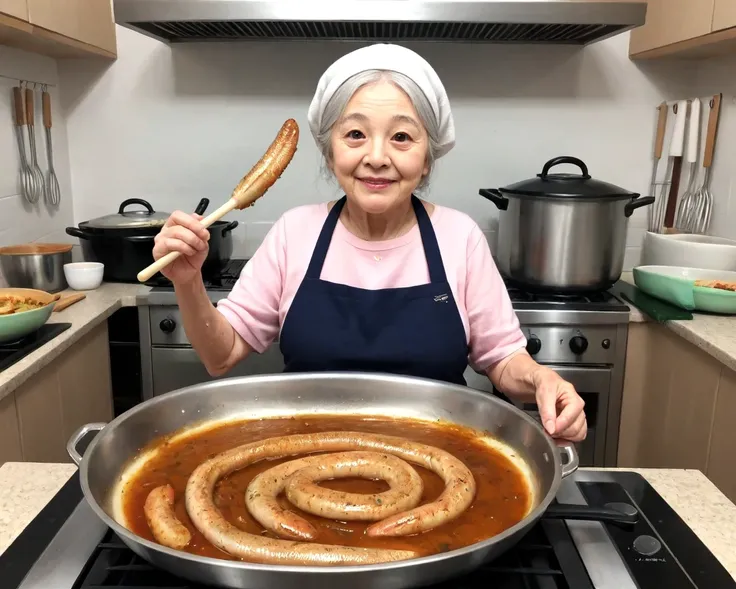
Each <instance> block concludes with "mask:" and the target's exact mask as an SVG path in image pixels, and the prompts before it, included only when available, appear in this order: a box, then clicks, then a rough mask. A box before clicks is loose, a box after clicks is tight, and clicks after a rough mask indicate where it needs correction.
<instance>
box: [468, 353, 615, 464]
mask: <svg viewBox="0 0 736 589" xmlns="http://www.w3.org/2000/svg"><path fill="white" fill-rule="evenodd" d="M546 366H548V367H549V368H551V369H552V370H554V371H555V372H557V374H559V375H560V376H561V377H562V378H564V379H565V380H566V381H568V382H569V383H571V384H572V386H574V387H575V390H576V391H577V392H578V394H579V395H580V396H581V397H582V398H583V401H585V409H584V411H585V417H586V419H587V421H588V435H587V437H586V439H585V440H583V441H582V442H579V443H578V444H576V448H577V451H578V454H579V457H580V466H597V467H602V466H615V464H610V465H607V464H605V457H606V437H607V434H608V431H607V429H608V424H607V420H606V416H607V415H608V402H609V394H608V393H609V390H610V384H611V369H610V368H605V367H601V368H593V367H585V368H581V367H576V366H563V365H554V364H547V365H546ZM465 380H466V382H467V383H468V386H470V387H472V388H474V389H478V390H481V391H487V392H489V393H492V394H494V395H496V396H499V397H501V398H504V399H506V400H508V398H507V397H505V396H504V395H502V394H501V393H500V392H499V391H497V390H496V389H495V388H494V387H493V385H492V384H491V382H490V380H488V377H487V376H485V375H484V374H483V375H481V374H478V373H476V372H475V371H473V370H472V369H470V368H468V370H467V371H466V372H465ZM513 403H514V405H516V406H517V407H519V408H520V409H523V410H524V411H526V412H527V413H528V414H529V415H531V416H532V417H534V418H535V419H536V420H537V421H540V422H541V420H540V419H539V408H538V407H537V405H536V403H521V402H517V401H514V402H513Z"/></svg>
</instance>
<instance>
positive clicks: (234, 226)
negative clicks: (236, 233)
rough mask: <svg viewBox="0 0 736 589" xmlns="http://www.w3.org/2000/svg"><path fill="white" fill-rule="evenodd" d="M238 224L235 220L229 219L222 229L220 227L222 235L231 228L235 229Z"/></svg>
mask: <svg viewBox="0 0 736 589" xmlns="http://www.w3.org/2000/svg"><path fill="white" fill-rule="evenodd" d="M237 226H238V222H237V221H230V222H229V223H228V224H227V225H226V226H225V227H224V228H223V229H222V235H223V237H224V236H225V235H227V234H228V233H230V232H231V231H232V230H233V229H235V228H236V227H237Z"/></svg>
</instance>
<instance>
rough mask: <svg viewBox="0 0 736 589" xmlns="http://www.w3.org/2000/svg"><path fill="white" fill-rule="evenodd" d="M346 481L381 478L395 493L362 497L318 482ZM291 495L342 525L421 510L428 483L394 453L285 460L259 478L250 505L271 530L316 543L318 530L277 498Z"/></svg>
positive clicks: (250, 487) (247, 499) (253, 485)
mask: <svg viewBox="0 0 736 589" xmlns="http://www.w3.org/2000/svg"><path fill="white" fill-rule="evenodd" d="M340 477H361V478H375V479H381V480H384V481H386V482H387V483H389V485H390V487H391V489H390V490H389V491H386V492H385V493H373V494H369V495H367V494H361V493H344V492H340V491H333V490H331V489H325V488H324V487H320V486H318V485H315V484H314V482H316V481H322V480H326V479H334V478H340ZM284 491H286V497H287V498H288V499H289V501H290V502H291V503H292V504H294V505H295V506H296V507H298V508H300V509H301V510H302V511H306V512H307V513H312V514H314V515H318V516H321V517H327V518H332V519H337V520H340V521H351V520H353V521H354V520H366V521H376V520H380V519H383V518H386V517H388V516H390V515H394V514H396V513H399V512H402V511H404V510H406V509H411V508H412V507H415V506H416V505H417V504H418V503H419V501H420V500H421V498H422V492H423V491H424V483H423V482H422V478H421V477H420V476H419V475H418V474H417V472H416V470H414V469H413V468H412V467H411V466H410V465H409V464H407V463H406V462H404V461H402V460H399V459H398V458H397V457H396V456H393V455H391V454H383V453H377V452H341V453H337V454H328V455H320V456H310V457H308V458H300V459H297V460H291V461H289V462H284V463H282V464H279V465H278V466H274V467H273V468H270V469H268V470H267V471H265V472H262V473H261V474H259V475H258V476H256V477H255V478H254V479H253V480H252V481H251V482H250V484H249V485H248V489H247V490H246V493H245V502H246V505H247V507H248V511H250V513H251V515H252V516H253V517H254V518H255V519H256V520H257V521H258V522H259V523H260V524H261V525H262V526H263V527H264V528H266V529H267V530H271V531H272V532H274V533H275V534H277V535H279V536H281V537H284V538H290V539H294V540H314V539H315V538H316V537H317V530H316V529H315V528H314V526H312V524H310V523H309V522H308V521H307V520H305V519H304V518H302V517H300V516H298V515H297V514H295V513H294V512H292V511H289V510H286V509H283V508H282V507H281V506H280V505H279V503H278V501H277V500H276V498H277V497H278V496H279V494H281V493H282V492H284Z"/></svg>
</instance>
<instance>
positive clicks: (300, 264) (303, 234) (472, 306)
mask: <svg viewBox="0 0 736 589" xmlns="http://www.w3.org/2000/svg"><path fill="white" fill-rule="evenodd" d="M327 213H328V206H327V203H321V204H312V205H304V206H300V207H296V208H294V209H291V210H289V211H287V212H286V213H284V215H282V217H281V218H280V219H279V220H278V221H277V222H276V223H275V224H274V226H273V227H272V229H271V230H270V231H269V233H268V235H267V236H266V238H265V239H264V241H263V243H262V244H261V246H260V247H259V248H258V250H257V251H256V253H255V255H254V256H253V257H252V258H251V259H250V260H249V261H248V263H247V264H246V265H245V268H244V269H243V272H242V273H241V275H240V278H239V279H238V281H237V283H236V285H235V286H234V287H233V289H232V291H231V292H230V293H229V295H228V297H227V298H226V299H222V300H221V301H220V302H219V303H218V305H217V308H218V310H219V311H220V313H222V314H223V315H224V316H225V318H226V319H227V320H228V322H229V323H230V324H231V325H232V326H233V327H234V328H235V330H236V331H237V332H238V333H239V334H240V335H241V336H242V337H243V339H244V340H245V341H246V342H247V343H248V344H250V346H251V347H252V348H253V349H254V350H255V351H256V352H259V353H261V352H263V351H264V350H265V349H266V348H267V347H268V346H269V345H270V344H271V343H272V342H273V341H274V340H275V339H276V338H277V337H278V336H279V333H280V331H281V327H282V326H283V324H284V319H285V318H286V314H287V312H288V311H289V307H290V305H291V302H292V301H293V300H294V296H295V295H296V292H297V289H298V288H299V285H300V284H301V282H302V280H303V279H304V275H305V273H306V271H307V266H308V265H309V260H310V259H311V257H312V251H313V250H314V246H315V244H316V242H317V237H318V236H319V233H320V230H321V229H322V224H323V223H324V221H325V219H326V218H327ZM431 221H432V226H433V227H434V231H435V233H436V235H437V241H438V243H439V247H440V252H441V254H442V262H443V264H444V266H445V272H446V274H447V280H448V282H449V283H450V288H451V289H452V293H453V295H454V297H455V301H456V303H457V306H458V309H459V311H460V317H461V319H462V322H463V326H464V327H465V333H466V337H467V341H468V344H469V348H470V352H469V358H468V361H469V363H470V366H471V367H472V368H473V369H474V370H476V371H480V372H485V370H486V369H487V368H488V367H489V366H491V365H492V364H495V363H496V362H498V361H499V360H502V359H504V358H505V357H507V356H508V355H509V354H512V353H514V352H516V351H518V350H520V349H521V348H523V347H524V346H525V345H526V338H525V337H524V334H523V333H522V332H521V329H520V327H519V320H518V318H517V317H516V313H515V312H514V310H513V307H512V306H511V301H510V299H509V296H508V292H507V291H506V287H505V285H504V283H503V280H502V279H501V276H500V274H499V272H498V269H497V268H496V264H495V262H494V261H493V258H492V257H491V251H490V249H489V247H488V242H487V241H486V238H485V236H484V235H483V232H482V231H481V230H480V228H479V227H478V225H477V224H476V223H475V221H473V220H472V219H471V218H470V217H469V216H468V215H466V214H464V213H461V212H459V211H456V210H454V209H451V208H447V207H442V206H439V205H435V208H434V211H433V213H432V216H431ZM320 278H321V279H322V280H327V281H330V282H335V283H339V284H346V285H349V286H355V287H359V288H364V289H380V288H399V287H406V286H416V285H419V284H426V283H428V282H429V273H428V269H427V262H426V258H425V256H424V249H423V247H422V240H421V237H420V235H419V227H418V225H415V226H414V227H413V228H412V229H411V230H410V231H409V232H407V233H406V234H405V235H403V236H401V237H398V238H396V239H391V240H387V241H364V240H362V239H359V238H358V237H356V236H355V235H353V234H352V233H350V232H349V231H348V230H347V229H346V228H345V226H344V225H343V224H342V223H340V222H338V224H337V227H336V228H335V232H334V234H333V236H332V242H331V243H330V248H329V250H328V252H327V257H326V259H325V263H324V267H323V269H322V274H321V276H320Z"/></svg>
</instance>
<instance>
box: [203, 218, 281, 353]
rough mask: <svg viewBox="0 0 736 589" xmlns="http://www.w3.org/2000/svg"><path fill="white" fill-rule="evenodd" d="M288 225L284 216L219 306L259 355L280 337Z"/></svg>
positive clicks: (221, 311)
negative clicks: (280, 306) (286, 229)
mask: <svg viewBox="0 0 736 589" xmlns="http://www.w3.org/2000/svg"><path fill="white" fill-rule="evenodd" d="M284 224H285V221H284V217H283V216H282V217H281V218H280V219H279V220H278V221H277V222H276V223H274V225H273V227H272V228H271V230H270V231H269V232H268V234H267V235H266V237H265V239H264V240H263V242H262V243H261V245H260V246H259V248H258V249H257V250H256V253H255V254H254V255H253V257H252V258H251V259H250V260H249V261H248V263H247V264H246V265H245V267H244V268H243V272H242V273H241V275H240V278H239V279H238V281H237V282H236V283H235V286H234V287H233V289H232V291H230V293H229V294H228V296H227V298H225V299H222V300H220V301H219V302H218V303H217V310H218V311H219V312H220V313H222V315H224V317H225V319H227V320H228V323H230V325H232V326H233V328H234V329H235V331H237V332H238V333H239V334H240V336H241V337H242V338H243V339H244V340H245V341H246V342H247V343H248V344H249V345H250V346H251V347H252V348H253V349H254V350H255V351H256V352H258V353H259V354H260V353H262V352H263V351H264V350H265V349H266V348H268V346H269V345H270V344H271V343H272V342H273V341H274V340H275V339H276V336H277V335H278V333H279V305H280V301H281V292H282V290H283V283H284V275H285V272H284V268H285V259H286V242H285V239H286V232H285V229H284Z"/></svg>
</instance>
